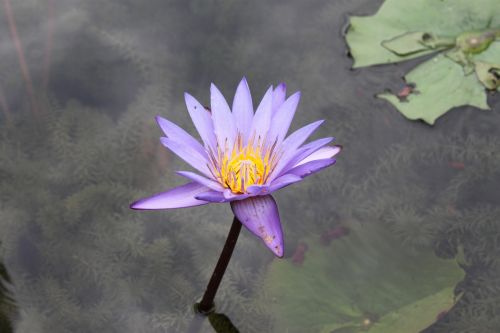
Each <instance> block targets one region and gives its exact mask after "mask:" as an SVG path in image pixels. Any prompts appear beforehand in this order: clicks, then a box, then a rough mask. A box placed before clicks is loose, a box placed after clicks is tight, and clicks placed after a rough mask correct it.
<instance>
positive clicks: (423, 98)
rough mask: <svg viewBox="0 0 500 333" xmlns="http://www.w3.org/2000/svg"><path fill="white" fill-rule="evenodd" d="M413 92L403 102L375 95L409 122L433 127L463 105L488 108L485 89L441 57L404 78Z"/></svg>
mask: <svg viewBox="0 0 500 333" xmlns="http://www.w3.org/2000/svg"><path fill="white" fill-rule="evenodd" d="M405 80H406V82H408V83H411V84H414V85H415V86H416V88H415V89H416V90H415V92H413V93H410V94H409V95H408V96H407V97H406V98H405V99H401V98H400V97H399V96H397V95H394V94H392V93H383V94H379V95H377V96H378V97H380V98H382V99H386V100H388V101H389V102H391V103H392V104H393V105H394V106H395V107H397V108H398V110H399V111H400V112H401V113H402V114H403V115H404V116H405V117H406V118H408V119H412V120H413V119H422V120H424V121H425V122H427V123H428V124H431V125H432V124H434V122H435V121H436V119H437V118H438V117H440V116H441V115H443V114H444V113H446V112H447V111H448V110H450V109H452V108H454V107H457V106H462V105H471V106H475V107H477V108H479V109H489V107H488V104H487V99H486V94H485V92H484V87H483V86H482V85H480V84H478V83H477V78H476V76H475V75H468V76H465V77H464V75H463V68H462V67H461V66H460V65H458V64H457V63H456V62H454V61H453V60H450V59H449V58H447V57H445V56H444V55H441V54H440V55H437V56H436V57H435V58H434V59H431V60H430V61H427V62H424V63H423V64H421V65H419V66H418V67H416V68H415V69H414V70H412V71H411V72H410V73H408V74H407V75H406V76H405Z"/></svg>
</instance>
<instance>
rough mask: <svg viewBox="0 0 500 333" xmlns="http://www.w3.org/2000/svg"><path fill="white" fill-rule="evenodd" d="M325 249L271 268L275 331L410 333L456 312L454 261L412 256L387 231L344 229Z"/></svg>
mask: <svg viewBox="0 0 500 333" xmlns="http://www.w3.org/2000/svg"><path fill="white" fill-rule="evenodd" d="M348 228H350V230H351V232H350V233H349V234H348V235H346V236H344V237H342V238H339V239H336V240H333V241H332V243H331V244H330V245H326V246H325V245H322V244H320V242H319V238H318V239H316V238H308V239H305V240H303V242H305V243H306V244H308V251H307V252H306V253H305V259H304V261H303V262H302V264H300V265H297V264H294V263H293V262H292V260H290V259H288V260H276V261H274V262H273V263H272V264H271V266H270V268H269V273H268V276H267V278H266V280H265V283H264V285H265V292H266V294H267V295H268V296H270V297H271V298H272V299H273V302H272V303H271V304H270V311H272V312H274V313H275V314H276V318H277V322H276V331H279V332H289V333H294V332H297V333H299V332H300V333H302V332H321V333H331V332H334V333H342V332H343V333H348V332H350V333H358V332H370V333H381V332H384V333H396V332H397V333H406V332H408V333H410V332H411V333H414V332H419V331H420V330H422V329H424V328H425V327H427V326H429V325H430V324H432V323H433V322H434V321H435V320H436V316H437V315H438V314H439V313H440V312H442V311H446V310H448V309H449V308H450V307H451V306H452V305H453V304H454V295H453V288H454V286H455V285H456V284H457V283H458V282H459V281H461V280H462V279H463V277H464V272H463V270H462V269H461V268H460V267H459V265H458V263H457V261H456V260H443V259H439V258H437V257H436V256H435V255H434V253H433V252H432V251H431V250H418V251H416V250H410V249H408V248H407V247H405V246H404V245H403V244H401V242H400V241H399V240H398V239H396V237H394V236H393V235H392V234H390V233H389V232H388V231H387V230H386V229H385V228H383V227H382V226H379V225H375V224H364V225H360V224H352V225H349V226H348Z"/></svg>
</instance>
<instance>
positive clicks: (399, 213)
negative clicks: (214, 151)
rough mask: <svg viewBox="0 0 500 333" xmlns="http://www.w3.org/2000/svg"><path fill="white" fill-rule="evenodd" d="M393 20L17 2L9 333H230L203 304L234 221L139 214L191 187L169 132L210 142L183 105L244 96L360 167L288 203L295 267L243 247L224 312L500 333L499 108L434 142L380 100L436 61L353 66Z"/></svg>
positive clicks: (4, 182)
mask: <svg viewBox="0 0 500 333" xmlns="http://www.w3.org/2000/svg"><path fill="white" fill-rule="evenodd" d="M381 3H382V1H381V0H331V1H326V0H309V1H300V0H289V1H284V0H276V1H222V0H168V1H165V0H144V1H132V0H108V1H98V0H85V1H83V0H65V1H54V0H23V1H13V0H11V1H8V0H2V4H1V5H0V27H1V29H0V59H1V60H0V72H1V73H2V75H1V76H0V107H1V110H2V114H1V116H0V128H1V129H0V227H1V229H0V230H1V232H0V242H1V247H0V248H1V258H2V261H3V267H2V270H3V269H4V270H5V272H4V271H0V275H2V276H3V278H4V282H3V286H4V287H5V289H0V295H1V296H2V299H0V303H1V304H0V310H1V311H2V313H1V315H0V321H1V323H0V324H1V325H4V326H2V327H1V328H0V330H1V331H2V332H4V331H5V332H10V331H13V332H22V333H37V332H72V333H73V332H74V333H77V332H85V333H86V332H120V333H127V332H130V333H132V332H133V333H136V332H147V333H149V332H174V333H176V332H192V333H195V332H214V331H215V329H214V328H213V326H217V324H211V323H210V321H209V320H208V319H206V318H204V317H201V316H198V315H195V314H194V312H193V310H192V307H193V304H194V303H195V302H196V301H198V300H199V299H200V298H201V296H202V294H203V292H204V290H205V287H206V284H207V283H208V280H209V278H210V276H211V273H212V270H213V268H214V266H215V263H216V261H217V259H218V256H219V253H220V251H221V249H222V246H223V244H224V241H225V237H226V235H227V232H228V230H229V227H230V224H231V221H232V214H231V210H230V208H229V205H227V204H221V205H215V204H214V205H207V206H200V207H195V208H188V209H179V210H165V211H132V210H130V209H129V204H130V203H131V202H132V201H135V200H137V199H139V198H141V197H144V196H148V195H151V194H153V193H157V192H160V191H165V190H167V189H169V188H171V187H173V186H174V185H179V184H182V183H183V179H181V178H182V177H180V176H178V175H176V174H175V171H176V170H186V168H187V166H186V165H185V164H184V162H182V161H181V160H180V159H179V158H178V157H176V156H174V155H173V154H172V153H170V152H168V151H167V150H166V149H165V148H164V147H163V146H162V145H161V144H160V142H159V137H160V136H161V135H162V134H161V132H160V130H159V128H158V127H157V125H156V123H155V120H154V116H155V115H157V114H159V115H161V116H163V117H165V118H168V119H169V120H171V121H173V122H175V123H176V124H179V125H180V126H182V127H183V128H185V129H186V130H187V131H189V132H190V133H193V134H195V129H194V126H193V125H192V123H191V121H190V118H189V115H188V113H187V110H186V108H185V105H184V99H183V93H184V92H185V91H187V92H189V93H190V94H192V95H193V96H195V97H196V98H197V99H198V100H200V102H202V103H204V104H206V105H208V104H209V101H210V99H209V98H210V97H209V87H210V83H211V82H214V83H215V84H216V85H217V86H218V87H219V88H220V89H221V91H222V92H223V94H224V95H225V96H226V98H227V99H228V100H232V98H233V94H234V91H235V89H236V86H237V84H238V82H239V81H240V80H241V78H242V77H246V78H247V80H248V82H249V85H250V89H251V91H252V95H253V99H254V104H256V103H258V101H260V99H261V97H262V95H263V94H264V92H265V90H266V89H267V87H268V86H269V85H271V84H272V85H276V84H278V83H280V82H286V84H287V92H288V94H289V95H290V94H291V93H293V92H295V91H298V90H300V91H301V92H302V99H301V102H300V105H299V109H298V111H297V113H296V116H295V119H294V122H293V124H292V129H295V128H298V127H299V126H303V125H305V124H308V123H310V122H313V121H315V120H318V119H325V120H326V122H325V124H324V125H322V126H321V128H320V129H319V130H318V133H317V134H315V137H317V138H319V137H326V136H334V137H335V138H336V143H337V144H341V145H342V146H343V147H344V149H343V151H342V152H341V154H339V155H338V159H337V163H336V165H334V166H332V167H330V168H328V169H326V170H324V171H322V172H321V173H319V174H317V175H314V176H312V177H309V178H307V179H306V180H304V181H303V182H301V183H298V184H295V185H293V186H290V187H287V188H285V189H282V190H281V191H279V192H277V193H276V194H275V195H274V197H275V198H276V201H277V202H278V206H279V210H280V215H281V220H282V224H283V230H284V234H285V255H284V258H283V259H279V258H275V257H274V256H273V254H272V253H271V252H270V251H269V250H267V248H266V247H265V246H264V245H263V244H262V243H261V241H260V240H259V239H257V238H256V237H254V236H253V235H252V234H251V233H250V232H248V230H246V229H243V231H242V234H241V235H240V238H239V240H238V243H237V245H236V249H235V252H234V254H233V257H232V259H231V262H230V264H229V268H228V271H227V272H226V275H225V277H224V279H223V282H222V284H221V287H220V289H219V292H218V294H217V296H216V299H215V302H216V311H217V313H220V314H224V315H225V316H227V317H226V318H228V319H229V320H230V322H231V323H232V325H233V326H234V327H236V328H237V329H238V330H239V331H240V332H276V333H283V332H290V333H292V332H301V333H304V332H305V333H308V332H311V333H315V332H318V333H319V332H328V333H330V332H335V333H341V332H353V333H355V332H366V331H368V332H384V333H391V332H398V333H412V332H416V331H420V330H422V329H424V328H425V327H428V328H426V329H425V330H424V332H426V333H435V332H436V333H437V332H443V333H450V332H467V333H474V332H478V333H490V332H491V333H493V332H500V320H499V318H500V260H499V259H498V258H500V189H499V188H500V187H499V184H500V152H499V147H500V131H499V130H498V129H499V128H500V98H499V95H498V93H497V94H491V95H490V96H489V97H488V99H489V104H490V106H491V109H492V110H491V111H482V110H478V109H475V108H472V107H460V108H456V109H454V110H453V111H451V112H449V113H447V114H446V115H445V116H443V117H442V118H440V119H439V120H438V121H437V122H436V124H435V125H434V126H429V125H426V124H424V123H423V122H416V121H409V120H407V119H405V118H404V117H403V116H402V115H401V114H400V113H399V112H397V110H396V109H395V108H394V107H392V106H391V105H390V104H388V103H387V102H385V101H382V100H379V99H376V98H375V97H374V95H375V94H377V93H379V92H381V91H384V90H386V89H392V90H393V91H398V90H399V89H401V88H402V87H403V86H404V82H403V81H402V79H401V77H402V76H403V75H404V74H405V73H406V72H407V71H408V70H409V69H411V68H413V67H414V66H415V65H416V64H417V63H419V62H420V61H421V60H416V61H410V62H406V63H402V64H399V65H388V66H374V67H371V68H363V69H357V70H352V69H351V65H352V59H350V58H349V57H348V55H347V47H346V44H345V41H344V38H343V31H344V30H345V27H346V24H347V22H348V16H349V15H371V14H373V13H375V12H376V10H377V8H379V6H380V5H381ZM9 5H10V6H9ZM10 14H12V15H10ZM12 19H14V20H15V26H16V34H17V35H13V31H12V27H13V24H14V22H13V21H12ZM13 37H14V38H13ZM16 40H19V41H20V43H19V44H16V43H15V41H16ZM7 275H8V277H9V278H10V281H11V282H10V283H8V282H6V281H5V278H6V277H7ZM429 311H430V312H431V314H430V315H429ZM429 318H430V320H429ZM397 321H399V322H400V324H399V326H397V327H399V328H397V329H393V330H392V331H391V330H390V329H388V328H384V327H390V325H391V323H393V324H394V325H396V324H395V323H396V322H397ZM422 322H425V323H426V324H425V325H424V326H422ZM377 325H378V326H377ZM384 325H388V326H384ZM9 326H12V328H8V327H9ZM234 327H233V328H227V327H226V328H225V329H224V328H217V329H218V332H235V328H234ZM393 327H395V326H393ZM416 327H418V329H417V328H416ZM376 329H378V331H376Z"/></svg>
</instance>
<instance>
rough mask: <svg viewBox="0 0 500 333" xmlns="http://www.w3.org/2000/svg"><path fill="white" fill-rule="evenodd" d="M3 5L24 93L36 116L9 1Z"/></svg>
mask: <svg viewBox="0 0 500 333" xmlns="http://www.w3.org/2000/svg"><path fill="white" fill-rule="evenodd" d="M3 5H4V9H5V16H6V18H7V22H8V25H9V31H10V36H11V38H12V42H13V43H14V46H15V48H16V52H17V57H18V60H19V66H20V67H21V73H22V75H23V79H24V83H25V84H26V92H27V93H28V98H29V101H30V104H31V110H32V112H33V114H35V115H36V114H38V107H37V103H36V99H35V92H34V90H33V81H32V80H31V75H30V72H29V70H28V65H27V64H26V58H25V57H24V50H23V47H22V45H21V41H20V39H19V35H18V33H17V26H16V21H15V19H14V14H13V13H12V7H11V4H10V0H3Z"/></svg>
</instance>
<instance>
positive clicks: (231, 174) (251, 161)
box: [221, 145, 267, 193]
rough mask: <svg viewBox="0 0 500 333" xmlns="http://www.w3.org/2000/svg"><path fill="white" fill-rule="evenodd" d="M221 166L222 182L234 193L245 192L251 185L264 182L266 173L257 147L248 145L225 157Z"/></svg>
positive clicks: (264, 164)
mask: <svg viewBox="0 0 500 333" xmlns="http://www.w3.org/2000/svg"><path fill="white" fill-rule="evenodd" d="M221 167H222V168H221V178H222V179H221V180H222V183H223V185H224V186H225V187H227V188H229V189H231V191H232V192H234V193H245V191H246V189H247V188H248V187H249V186H251V185H262V184H264V181H265V177H266V173H267V172H266V163H265V161H264V159H263V158H262V154H261V151H260V149H259V147H253V146H250V145H248V146H246V147H245V148H243V150H241V151H239V152H237V153H236V154H233V156H231V158H230V159H225V160H224V161H223V163H222V165H221Z"/></svg>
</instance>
